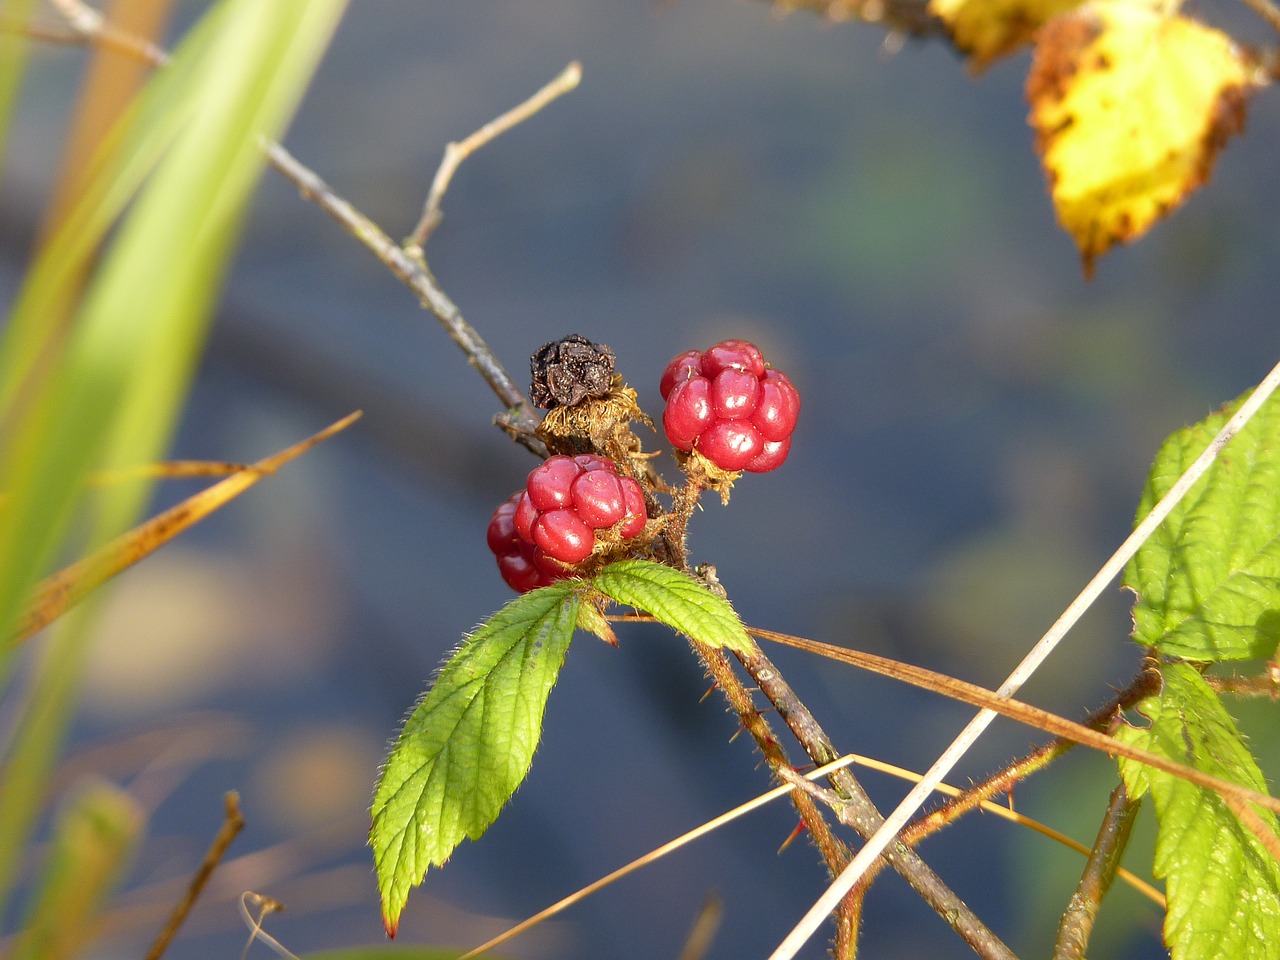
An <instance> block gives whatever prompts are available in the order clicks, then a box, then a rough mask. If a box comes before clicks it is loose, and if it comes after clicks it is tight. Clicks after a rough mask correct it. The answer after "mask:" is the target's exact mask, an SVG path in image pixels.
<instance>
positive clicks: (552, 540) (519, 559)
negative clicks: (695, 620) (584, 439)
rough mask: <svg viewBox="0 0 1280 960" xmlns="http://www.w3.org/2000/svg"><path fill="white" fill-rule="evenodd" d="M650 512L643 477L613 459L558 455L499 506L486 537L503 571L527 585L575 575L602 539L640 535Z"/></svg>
mask: <svg viewBox="0 0 1280 960" xmlns="http://www.w3.org/2000/svg"><path fill="white" fill-rule="evenodd" d="M543 504H545V505H546V506H542V505H543ZM647 519H648V517H647V514H646V512H645V502H644V491H643V490H642V489H641V487H640V484H639V483H638V482H637V481H636V480H634V479H632V478H631V477H624V476H620V475H619V474H618V468H617V465H616V464H614V463H613V461H611V460H607V459H605V458H604V457H597V456H595V455H593V454H581V455H579V456H576V457H568V456H557V457H551V458H550V459H548V460H546V461H545V462H544V463H542V464H541V465H540V466H538V467H536V468H534V469H533V470H532V471H531V472H530V473H529V477H528V480H527V481H526V482H525V489H524V490H522V491H520V492H519V493H516V494H513V495H512V496H511V498H510V499H508V500H507V501H506V502H504V503H503V504H501V505H500V506H499V507H498V508H497V509H496V510H495V511H494V512H493V517H492V518H491V519H490V521H489V528H488V530H487V531H486V539H487V541H488V544H489V549H490V550H492V551H493V553H494V555H495V556H496V557H497V558H498V570H499V571H500V572H501V573H502V577H503V579H504V580H506V581H507V583H508V584H509V585H510V586H511V588H512V589H514V590H516V591H518V592H521V593H523V592H525V591H526V590H532V589H533V588H534V587H542V586H546V585H548V584H550V583H554V582H555V581H557V580H563V579H565V578H566V577H572V576H575V575H576V573H577V569H576V568H577V566H578V565H579V564H581V563H583V562H584V561H585V560H587V559H588V558H589V557H590V556H591V555H592V553H593V552H594V551H595V547H596V544H597V543H598V542H607V543H609V544H614V545H616V544H618V543H619V542H620V541H622V540H629V539H632V538H634V537H638V536H640V534H642V533H643V532H644V528H645V522H646V520H647ZM597 531H599V534H597ZM624 549H625V548H624Z"/></svg>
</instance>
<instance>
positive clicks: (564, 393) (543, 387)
mask: <svg viewBox="0 0 1280 960" xmlns="http://www.w3.org/2000/svg"><path fill="white" fill-rule="evenodd" d="M613 364H614V356H613V351H612V350H610V349H609V348H608V347H606V346H605V345H604V344H603V343H592V342H591V341H590V340H588V339H587V338H586V337H584V336H582V335H580V334H577V333H571V334H569V336H567V337H565V338H564V339H562V340H553V341H552V342H551V343H547V344H543V345H542V346H541V347H539V348H538V352H537V353H535V354H534V355H533V358H532V360H531V361H530V367H531V369H532V370H533V383H532V385H531V386H530V387H529V399H530V400H532V401H533V403H534V405H535V406H538V407H542V408H543V409H547V410H549V409H551V408H552V407H572V406H573V405H574V404H576V403H581V402H582V401H583V400H585V399H586V398H587V397H603V396H606V395H607V394H608V393H609V386H610V384H611V383H612V382H613Z"/></svg>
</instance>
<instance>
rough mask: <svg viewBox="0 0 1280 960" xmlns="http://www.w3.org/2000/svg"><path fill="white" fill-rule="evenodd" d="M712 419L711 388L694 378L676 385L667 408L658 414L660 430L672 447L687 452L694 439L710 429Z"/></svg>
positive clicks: (704, 378) (701, 378) (706, 381)
mask: <svg viewBox="0 0 1280 960" xmlns="http://www.w3.org/2000/svg"><path fill="white" fill-rule="evenodd" d="M715 419H716V412H715V408H714V407H712V405H711V384H710V382H709V381H708V380H707V378H706V377H694V378H693V379H692V380H682V381H681V382H680V383H677V384H676V385H675V388H674V389H673V390H672V391H671V395H670V396H669V397H667V407H666V409H665V410H664V411H663V412H662V427H663V429H664V430H666V432H667V439H668V440H670V441H671V443H672V445H673V446H676V447H678V448H679V449H681V450H689V449H691V448H692V447H693V441H694V440H696V439H698V435H699V434H700V433H702V431H704V430H706V429H707V427H709V426H711V424H712V423H714V422H715Z"/></svg>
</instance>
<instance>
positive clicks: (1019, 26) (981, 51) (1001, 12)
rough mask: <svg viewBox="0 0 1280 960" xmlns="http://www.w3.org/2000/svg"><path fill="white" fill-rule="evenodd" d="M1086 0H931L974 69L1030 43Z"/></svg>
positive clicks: (982, 68) (930, 8) (981, 67)
mask: <svg viewBox="0 0 1280 960" xmlns="http://www.w3.org/2000/svg"><path fill="white" fill-rule="evenodd" d="M1081 2H1082V0H929V13H931V14H932V15H933V16H935V17H937V18H938V19H939V20H941V21H942V22H943V24H944V25H945V26H946V28H947V33H948V34H950V36H951V40H952V42H953V43H954V44H955V45H956V47H957V48H958V49H959V50H960V51H961V52H962V53H964V54H965V55H967V56H968V58H969V69H970V70H972V71H973V72H974V73H979V72H981V71H982V70H985V69H986V68H987V67H988V66H989V65H990V64H991V61H993V60H996V59H998V58H1000V57H1003V56H1004V55H1006V54H1008V53H1012V52H1013V51H1014V50H1016V49H1017V48H1018V47H1020V46H1022V45H1023V44H1024V43H1030V42H1031V39H1032V38H1033V37H1034V36H1035V33H1036V31H1037V30H1039V29H1040V27H1041V26H1042V25H1043V24H1045V23H1047V22H1048V21H1050V20H1051V19H1053V18H1054V17H1056V16H1057V15H1058V14H1060V13H1063V12H1065V11H1067V10H1071V9H1072V8H1074V7H1078V6H1079V5H1080V3H1081Z"/></svg>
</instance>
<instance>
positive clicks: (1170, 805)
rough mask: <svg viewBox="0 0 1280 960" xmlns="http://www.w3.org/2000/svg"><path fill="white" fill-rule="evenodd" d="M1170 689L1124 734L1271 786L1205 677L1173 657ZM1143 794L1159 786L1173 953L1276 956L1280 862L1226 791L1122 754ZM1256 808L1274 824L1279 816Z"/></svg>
mask: <svg viewBox="0 0 1280 960" xmlns="http://www.w3.org/2000/svg"><path fill="white" fill-rule="evenodd" d="M1161 671H1162V673H1163V676H1164V688H1163V690H1162V691H1161V692H1160V693H1159V694H1158V695H1156V696H1153V697H1149V698H1147V699H1146V700H1143V701H1142V702H1141V703H1140V704H1139V705H1138V707H1137V709H1138V710H1139V711H1140V712H1141V713H1142V714H1143V715H1144V716H1146V717H1147V718H1148V719H1149V720H1150V725H1149V726H1148V727H1146V728H1134V727H1126V728H1123V729H1121V730H1120V731H1119V732H1118V733H1117V734H1116V736H1117V738H1118V739H1120V740H1124V741H1125V742H1126V743H1130V744H1132V745H1134V746H1136V747H1142V748H1143V749H1146V750H1150V751H1152V752H1153V753H1158V754H1160V755H1162V756H1166V757H1168V758H1170V759H1171V760H1177V761H1178V762H1179V763H1185V764H1188V765H1190V766H1193V767H1195V768H1197V769H1199V770H1203V771H1205V772H1206V773H1212V774H1214V775H1216V776H1219V777H1223V778H1226V779H1229V780H1234V781H1236V782H1237V783H1242V784H1246V785H1247V786H1250V787H1253V788H1254V789H1256V790H1261V791H1266V789H1267V785H1266V781H1265V780H1264V779H1263V776H1262V773H1261V771H1260V770H1259V769H1258V765H1257V764H1256V763H1255V762H1254V759H1253V756H1252V755H1251V754H1250V753H1249V750H1248V748H1247V747H1246V746H1245V744H1244V740H1243V739H1242V738H1241V736H1240V733H1239V731H1237V730H1236V726H1235V723H1233V722H1232V719H1231V716H1230V715H1229V714H1228V713H1227V711H1226V709H1225V708H1224V707H1223V706H1222V703H1221V701H1220V700H1219V699H1218V697H1217V695H1216V694H1215V693H1214V692H1213V691H1212V690H1211V689H1210V688H1209V685H1208V684H1207V683H1205V681H1204V678H1203V677H1201V676H1200V674H1199V673H1197V672H1196V671H1195V670H1194V669H1192V668H1191V667H1189V666H1187V665H1186V664H1178V663H1172V664H1165V665H1164V666H1163V667H1162V668H1161ZM1119 762H1120V773H1121V775H1122V776H1123V777H1124V780H1125V785H1126V786H1127V787H1128V789H1129V792H1130V794H1131V795H1132V796H1134V797H1135V798H1136V797H1138V796H1141V795H1142V794H1143V793H1145V792H1147V791H1150V793H1151V796H1152V799H1153V800H1154V801H1155V808H1156V819H1157V821H1158V823H1159V829H1160V832H1159V835H1158V837H1157V838H1156V855H1155V867H1154V870H1155V875H1156V876H1158V877H1163V878H1164V880H1165V883H1166V887H1167V895H1168V901H1169V904H1168V911H1167V912H1166V914H1165V921H1164V937H1165V942H1166V943H1167V944H1168V945H1169V948H1170V950H1171V951H1172V956H1173V960H1267V958H1270V957H1274V956H1275V945H1276V944H1277V943H1280V864H1278V863H1277V862H1276V861H1275V859H1274V858H1273V857H1272V856H1271V854H1270V853H1268V851H1267V850H1266V848H1265V847H1264V846H1263V845H1262V843H1261V842H1260V841H1259V840H1258V838H1257V837H1255V836H1254V834H1253V833H1252V832H1251V831H1250V830H1249V829H1248V828H1247V827H1245V826H1244V825H1243V824H1242V823H1241V822H1240V820H1239V818H1237V817H1236V815H1235V814H1234V813H1232V812H1231V810H1230V809H1229V808H1228V807H1227V805H1226V804H1225V803H1224V802H1223V801H1222V799H1221V798H1220V797H1219V796H1218V795H1217V794H1215V793H1213V792H1212V791H1210V790H1204V789H1202V788H1200V787H1197V786H1194V785H1192V784H1190V783H1187V782H1186V781H1185V780H1182V779H1179V778H1178V777H1174V776H1170V775H1169V774H1166V773H1162V772H1160V771H1158V770H1152V769H1151V768H1149V767H1145V766H1143V765H1142V764H1140V763H1136V762H1134V761H1131V760H1123V759H1122V760H1120V761H1119ZM1255 812H1256V813H1257V815H1258V817H1259V818H1260V819H1261V821H1262V822H1263V823H1264V824H1265V825H1266V828H1267V829H1268V830H1271V831H1275V829H1276V825H1277V824H1276V817H1275V815H1274V814H1272V813H1270V812H1269V811H1266V810H1258V809H1257V808H1255Z"/></svg>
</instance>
